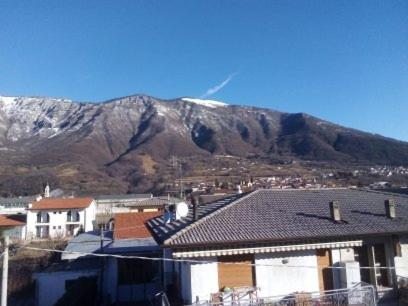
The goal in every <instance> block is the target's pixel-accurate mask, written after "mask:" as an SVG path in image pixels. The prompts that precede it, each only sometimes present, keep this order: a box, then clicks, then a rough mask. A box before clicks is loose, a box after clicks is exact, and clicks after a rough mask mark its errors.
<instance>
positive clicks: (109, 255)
mask: <svg viewBox="0 0 408 306" xmlns="http://www.w3.org/2000/svg"><path fill="white" fill-rule="evenodd" d="M21 248H25V249H29V250H34V251H44V252H55V253H61V254H64V253H65V254H77V255H83V256H95V257H113V258H120V259H140V260H151V261H166V262H181V263H192V264H224V265H241V266H244V265H245V266H253V267H257V266H259V267H276V268H310V269H317V268H319V267H318V266H303V265H299V266H292V265H286V264H283V265H273V264H255V263H239V262H218V261H209V260H194V259H174V258H163V257H147V256H136V255H118V254H106V253H103V254H102V253H87V252H78V251H66V250H54V249H47V248H37V247H29V246H22V247H21ZM321 268H322V269H333V270H337V269H339V270H341V269H381V270H395V269H397V268H396V267H383V266H378V267H377V266H376V267H358V268H357V267H337V266H327V267H321ZM398 268H402V269H406V268H408V267H405V266H401V267H398Z"/></svg>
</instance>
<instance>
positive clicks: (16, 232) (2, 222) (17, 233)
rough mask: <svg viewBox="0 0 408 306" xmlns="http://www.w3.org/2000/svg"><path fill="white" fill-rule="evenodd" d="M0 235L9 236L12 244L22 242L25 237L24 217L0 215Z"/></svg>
mask: <svg viewBox="0 0 408 306" xmlns="http://www.w3.org/2000/svg"><path fill="white" fill-rule="evenodd" d="M0 235H1V236H6V235H7V236H9V237H10V239H11V240H12V241H13V242H15V241H18V240H24V239H25V235H26V216H25V215H0Z"/></svg>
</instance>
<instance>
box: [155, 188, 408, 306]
mask: <svg viewBox="0 0 408 306" xmlns="http://www.w3.org/2000/svg"><path fill="white" fill-rule="evenodd" d="M149 227H150V230H151V231H152V232H153V233H154V237H155V238H156V240H157V241H158V243H159V244H160V245H161V246H162V247H163V248H164V254H165V255H166V257H167V258H169V259H171V258H173V259H178V260H186V262H174V263H173V266H172V268H171V269H172V271H173V277H174V281H173V286H176V287H177V288H179V290H178V292H179V295H180V298H181V300H182V301H183V303H184V304H191V303H194V302H195V301H197V300H200V301H209V300H211V299H214V300H215V301H217V300H220V299H222V298H224V296H223V294H224V293H223V291H224V290H237V291H239V290H240V288H245V290H246V292H255V293H256V294H255V296H256V297H257V298H265V299H266V298H268V297H277V296H281V297H283V296H290V295H292V294H294V293H296V292H319V291H320V292H324V291H327V290H331V289H339V288H348V287H351V286H353V285H354V284H357V283H359V282H360V281H363V282H366V283H369V284H372V285H373V286H375V287H377V289H378V290H379V291H384V292H388V291H389V292H392V290H393V288H395V287H396V286H397V279H398V277H408V269H406V268H404V267H407V266H408V197H407V196H401V195H392V194H388V193H380V192H372V191H365V190H356V189H316V190H288V189H286V190H257V191H254V192H252V193H249V194H242V195H234V196H231V197H229V198H224V199H220V200H218V201H215V202H213V203H208V204H206V205H201V206H195V209H193V210H192V211H190V213H189V215H188V216H187V217H185V218H182V219H179V220H172V221H171V222H164V220H163V218H162V217H157V218H154V219H152V220H150V221H149ZM189 260H194V262H188V261H189ZM200 262H202V263H200ZM333 267H338V268H337V269H333ZM360 267H365V268H364V269H360ZM367 267H368V268H367ZM380 267H382V268H380ZM384 267H385V268H384ZM387 267H388V268H387ZM171 269H170V270H171ZM170 270H169V271H170ZM250 288H252V289H250ZM233 292H234V291H233Z"/></svg>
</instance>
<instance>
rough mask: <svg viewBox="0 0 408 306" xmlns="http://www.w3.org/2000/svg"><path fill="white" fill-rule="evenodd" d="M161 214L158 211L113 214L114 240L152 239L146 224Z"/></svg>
mask: <svg viewBox="0 0 408 306" xmlns="http://www.w3.org/2000/svg"><path fill="white" fill-rule="evenodd" d="M161 214H162V213H161V212H158V211H155V212H135V213H119V214H115V229H114V233H113V237H114V239H115V240H116V239H129V238H150V237H152V235H151V233H150V231H149V229H148V227H147V224H146V223H147V221H149V220H150V219H152V218H155V217H157V216H159V215H161Z"/></svg>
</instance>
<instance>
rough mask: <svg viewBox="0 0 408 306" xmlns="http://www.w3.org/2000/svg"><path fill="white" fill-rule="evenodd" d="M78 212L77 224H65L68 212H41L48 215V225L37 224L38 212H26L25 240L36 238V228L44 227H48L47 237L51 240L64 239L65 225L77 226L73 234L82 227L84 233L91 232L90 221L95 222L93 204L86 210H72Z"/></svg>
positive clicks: (91, 225) (94, 207)
mask: <svg viewBox="0 0 408 306" xmlns="http://www.w3.org/2000/svg"><path fill="white" fill-rule="evenodd" d="M73 210H75V211H78V212H79V222H67V214H68V210H50V211H41V212H42V213H43V214H47V213H48V214H49V222H48V223H37V213H38V211H32V210H28V211H27V234H26V238H27V239H35V238H36V226H37V225H41V226H42V225H45V226H49V235H50V237H51V238H58V237H65V236H66V234H67V233H66V225H67V224H75V225H78V229H77V230H76V232H74V234H76V233H77V232H78V230H79V227H80V226H81V225H82V227H83V229H84V230H85V231H91V230H93V224H92V221H93V220H95V214H96V205H95V202H92V204H91V205H89V206H88V207H87V208H86V209H73Z"/></svg>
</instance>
